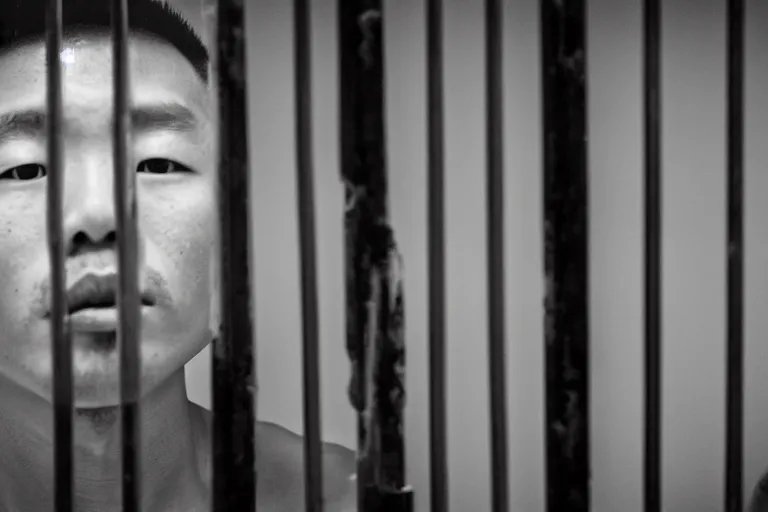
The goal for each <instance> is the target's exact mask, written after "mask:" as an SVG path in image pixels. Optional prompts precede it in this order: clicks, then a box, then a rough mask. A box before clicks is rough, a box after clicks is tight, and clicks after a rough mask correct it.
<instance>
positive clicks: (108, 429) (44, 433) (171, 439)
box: [0, 370, 202, 512]
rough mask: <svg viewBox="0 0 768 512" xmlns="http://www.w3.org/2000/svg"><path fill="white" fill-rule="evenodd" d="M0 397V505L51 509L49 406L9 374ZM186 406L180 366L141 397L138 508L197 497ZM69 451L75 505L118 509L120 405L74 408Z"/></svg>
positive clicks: (10, 511)
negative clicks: (101, 407)
mask: <svg viewBox="0 0 768 512" xmlns="http://www.w3.org/2000/svg"><path fill="white" fill-rule="evenodd" d="M0 404H1V405H0V453H1V454H2V459H1V460H0V511H2V512H6V511H7V512H15V511H22V510H52V509H53V481H54V475H53V442H54V432H53V408H52V407H51V405H50V403H49V402H47V401H44V400H43V399H42V398H40V397H39V396H37V395H33V394H32V393H30V392H29V391H26V390H24V389H22V388H20V387H18V386H16V385H14V384H12V383H9V382H0ZM192 407H193V406H192V405H191V404H190V403H189V401H188V400H187V395H186V388H185V382H184V371H183V370H181V371H179V372H178V373H177V374H176V375H174V376H173V377H171V378H170V379H169V380H168V381H167V382H166V383H164V384H163V385H162V386H161V387H159V388H158V389H156V390H154V391H153V392H152V393H151V394H148V395H145V397H144V398H142V401H141V404H140V410H141V450H142V453H141V460H142V461H144V462H143V464H142V467H141V474H142V483H141V494H142V502H143V503H142V507H141V509H142V510H147V511H154V510H164V509H166V507H168V505H169V504H172V503H173V504H178V505H182V504H186V507H187V508H185V509H186V510H191V509H192V505H191V503H194V502H196V501H198V500H199V499H200V492H199V490H200V489H201V488H202V482H201V480H200V471H199V469H200V464H199V463H198V458H197V450H199V448H200V446H197V445H198V444H199V443H200V439H199V438H200V436H199V435H197V434H196V432H197V431H199V428H196V427H199V425H197V423H196V422H197V419H198V416H197V415H196V414H194V411H193V409H192ZM73 452H74V466H75V469H74V476H73V480H74V485H75V492H74V495H75V510H80V511H89V510H94V511H95V510H98V511H105V512H106V511H111V510H121V509H122V505H121V501H120V498H121V476H120V475H121V439H120V421H119V409H118V408H117V407H109V408H103V409H89V410H76V411H75V414H74V450H73ZM195 490H198V492H196V491H195ZM195 494H197V495H196V496H195Z"/></svg>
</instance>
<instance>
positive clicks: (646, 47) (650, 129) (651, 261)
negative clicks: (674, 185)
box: [643, 0, 662, 512]
mask: <svg viewBox="0 0 768 512" xmlns="http://www.w3.org/2000/svg"><path fill="white" fill-rule="evenodd" d="M644 7H645V9H644V26H643V29H644V30H643V51H644V54H643V57H644V60H643V65H644V77H643V78H644V86H643V95H644V109H645V451H644V453H645V461H644V478H645V481H644V486H645V489H644V493H645V494H644V510H645V512H661V229H662V223H661V174H660V173H661V106H660V104H661V82H660V73H661V69H660V62H661V43H660V40H661V21H660V19H661V11H660V5H659V0H645V4H644Z"/></svg>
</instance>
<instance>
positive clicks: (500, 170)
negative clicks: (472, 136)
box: [485, 0, 509, 512]
mask: <svg viewBox="0 0 768 512" xmlns="http://www.w3.org/2000/svg"><path fill="white" fill-rule="evenodd" d="M502 14H503V13H502V6H501V1H500V0H486V1H485V73H486V76H485V84H486V144H487V148H486V151H487V159H488V162H487V165H488V168H487V178H486V187H487V188H486V194H487V199H486V206H487V219H486V222H487V223H488V225H487V227H488V376H489V382H488V388H489V392H490V421H489V423H490V434H491V470H492V472H491V498H492V499H491V509H492V510H493V511H494V512H507V511H508V510H509V491H508V463H507V458H508V453H507V385H506V340H505V329H504V316H505V315H504V286H505V281H504V138H503V116H504V105H503V97H504V91H503V89H504V82H503V69H504V68H503V61H502V55H503V51H502V45H503V41H504V35H503V34H504V33H503V30H502V27H503V23H504V20H503V16H502Z"/></svg>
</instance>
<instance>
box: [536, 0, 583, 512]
mask: <svg viewBox="0 0 768 512" xmlns="http://www.w3.org/2000/svg"><path fill="white" fill-rule="evenodd" d="M585 16H586V12H585V2H584V0H542V2H541V51H542V61H541V65H542V87H543V91H542V92H543V98H542V100H543V148H542V149H543V163H544V172H543V179H544V183H543V189H544V199H543V202H544V226H545V227H544V229H545V234H544V240H545V242H544V252H545V254H544V268H545V274H546V282H547V298H546V304H545V316H546V322H545V335H544V337H545V345H546V355H545V360H546V363H545V365H546V401H547V406H546V410H547V411H546V429H547V433H546V442H547V450H546V453H547V455H546V457H547V460H546V468H547V469H546V477H547V510H548V511H549V512H565V511H568V512H586V511H587V510H588V509H589V499H590V486H589V483H590V464H589V396H588V391H589V386H588V381H589V364H588V363H589V359H588V349H589V332H588V298H589V293H588V283H589V277H588V271H589V259H588V223H587V204H588V203H587V197H588V195H587V194H588V186H587V152H586V145H587V123H586V116H587V112H586V48H585V34H586V28H585Z"/></svg>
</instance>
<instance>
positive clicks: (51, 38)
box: [46, 0, 74, 512]
mask: <svg viewBox="0 0 768 512" xmlns="http://www.w3.org/2000/svg"><path fill="white" fill-rule="evenodd" d="M61 38H62V3H61V0H49V2H48V9H47V19H46V65H47V71H48V73H47V89H46V90H47V110H48V126H47V130H48V133H47V144H48V148H47V151H48V166H49V168H50V171H51V172H50V173H49V174H48V192H47V195H48V199H47V208H46V212H47V217H46V220H47V230H48V233H47V236H48V249H49V255H50V263H51V284H50V286H51V353H52V361H53V390H52V392H53V406H54V417H53V427H54V429H53V432H54V446H53V459H54V503H55V504H56V511H57V512H71V511H72V510H73V507H74V501H73V500H74V479H73V475H74V463H73V402H72V399H73V393H72V338H71V335H70V330H69V322H68V314H67V297H66V288H67V283H66V272H65V261H66V246H67V241H66V239H65V236H64V225H63V218H64V215H63V194H64V172H63V169H64V159H63V145H62V142H61V137H59V135H60V134H61V132H62V130H61V127H62V123H63V103H62V96H63V95H62V87H61V76H62V69H61V68H62V62H61Z"/></svg>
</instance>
